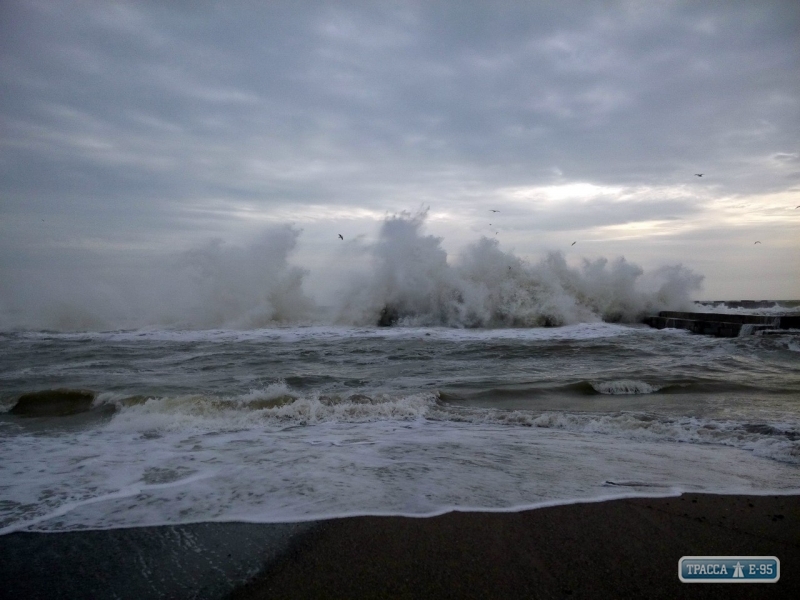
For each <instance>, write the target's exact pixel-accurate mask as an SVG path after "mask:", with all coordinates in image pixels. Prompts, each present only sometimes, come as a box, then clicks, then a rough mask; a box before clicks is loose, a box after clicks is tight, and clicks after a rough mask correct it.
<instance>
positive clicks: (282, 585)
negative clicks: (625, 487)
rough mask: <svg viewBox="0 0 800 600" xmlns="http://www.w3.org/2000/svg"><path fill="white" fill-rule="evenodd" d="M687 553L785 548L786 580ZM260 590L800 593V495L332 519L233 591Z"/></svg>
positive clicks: (274, 594)
mask: <svg viewBox="0 0 800 600" xmlns="http://www.w3.org/2000/svg"><path fill="white" fill-rule="evenodd" d="M687 555H689V556H690V555H717V556H723V555H745V556H777V557H778V559H779V560H780V561H781V578H780V581H779V582H778V583H773V584H765V583H759V584H756V583H748V584H732V583H727V584H700V583H693V584H687V583H681V582H680V580H679V579H678V560H679V559H680V558H681V556H687ZM232 598H234V599H236V600H241V599H253V598H506V599H507V598H792V599H796V598H800V497H798V496H766V497H765V496H757V497H748V496H714V495H697V494H686V495H683V496H681V497H679V498H662V499H635V500H615V501H611V502H600V503H591V504H576V505H571V506H559V507H552V508H542V509H538V510H533V511H526V512H519V513H450V514H447V515H443V516H441V517H435V518H428V519H409V518H398V517H359V518H350V519H338V520H332V521H326V522H323V523H321V524H320V525H319V526H318V527H316V528H315V529H314V530H313V531H312V532H311V533H309V534H308V535H306V536H304V537H302V538H298V539H297V540H296V542H295V544H294V545H293V547H292V549H291V550H290V551H289V552H288V553H286V554H285V555H284V556H283V558H282V559H281V560H279V561H276V562H273V563H272V564H271V565H270V566H268V567H267V568H266V569H265V570H264V571H263V572H262V573H261V574H260V575H259V576H258V577H257V578H256V579H255V580H253V581H252V582H251V583H250V584H248V585H246V586H244V587H242V588H240V589H239V590H237V591H236V592H235V593H234V594H233V595H232Z"/></svg>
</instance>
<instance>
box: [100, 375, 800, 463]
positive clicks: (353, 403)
mask: <svg viewBox="0 0 800 600" xmlns="http://www.w3.org/2000/svg"><path fill="white" fill-rule="evenodd" d="M628 384H635V385H633V386H630V385H628ZM594 385H597V384H593V386H594ZM600 387H603V386H602V384H601V385H600ZM644 387H650V386H648V385H647V384H645V383H643V382H610V384H609V388H610V389H616V390H631V389H636V390H641V389H642V388H644ZM601 393H603V392H601ZM616 393H644V392H641V391H638V392H631V391H623V392H619V391H618V392H616ZM109 405H113V406H114V407H115V408H116V413H115V414H114V416H113V418H111V419H110V420H109V421H108V422H107V423H106V425H105V426H104V427H105V428H106V429H108V430H112V431H139V432H145V431H153V432H167V431H184V430H187V429H189V430H191V429H194V430H198V431H214V432H219V431H239V430H247V429H252V428H254V427H256V428H261V427H268V428H278V429H284V428H287V427H290V428H291V427H305V426H315V425H320V424H324V423H371V422H387V421H398V422H403V421H427V422H437V421H438V422H449V423H472V424H481V425H505V426H513V427H519V426H523V427H534V428H544V429H556V430H565V431H572V432H579V433H591V434H605V435H610V436H613V437H623V438H626V439H630V440H636V441H669V442H683V443H692V444H721V445H725V446H732V447H736V448H741V449H745V450H750V451H752V452H753V453H754V454H755V455H757V456H763V457H765V458H771V459H774V460H779V461H782V462H789V463H795V464H800V431H798V430H797V429H796V428H794V427H792V426H789V425H786V424H781V423H767V422H753V423H742V422H739V421H733V420H723V419H703V418H697V417H674V416H666V415H659V414H655V413H648V412H636V411H630V412H629V411H621V412H616V413H610V414H597V413H587V412H578V413H571V412H558V411H555V412H554V411H545V412H541V411H535V410H507V409H488V408H475V407H466V406H458V405H453V404H450V403H448V402H443V401H442V399H441V398H440V395H439V394H438V393H436V392H421V393H415V394H405V395H396V394H395V395H389V394H371V395H365V394H358V393H356V394H344V395H321V394H316V393H311V394H303V393H300V392H298V391H296V390H293V389H292V388H291V387H290V386H288V385H287V384H286V383H284V382H277V383H274V384H271V385H269V386H267V387H265V388H262V389H255V390H251V391H250V392H248V393H245V394H240V395H235V396H230V397H218V396H206V395H199V394H197V395H182V396H160V397H148V398H145V397H128V398H126V397H123V396H120V395H117V394H109V393H102V394H99V395H98V396H97V398H96V400H95V407H97V408H102V407H104V406H105V407H108V406H109Z"/></svg>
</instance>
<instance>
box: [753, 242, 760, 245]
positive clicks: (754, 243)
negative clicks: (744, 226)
mask: <svg viewBox="0 0 800 600" xmlns="http://www.w3.org/2000/svg"><path fill="white" fill-rule="evenodd" d="M760 243H761V242H753V245H754V246H755V245H756V244H760Z"/></svg>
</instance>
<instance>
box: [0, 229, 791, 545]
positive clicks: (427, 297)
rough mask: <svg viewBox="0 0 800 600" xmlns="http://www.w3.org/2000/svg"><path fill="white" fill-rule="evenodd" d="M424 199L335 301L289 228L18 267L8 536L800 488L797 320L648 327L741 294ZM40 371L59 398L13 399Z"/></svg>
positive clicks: (3, 475) (10, 323)
mask: <svg viewBox="0 0 800 600" xmlns="http://www.w3.org/2000/svg"><path fill="white" fill-rule="evenodd" d="M423 221H424V215H422V216H420V215H417V216H409V215H401V216H398V217H393V218H388V219H387V220H386V222H385V223H384V225H383V228H382V229H381V233H380V236H379V238H378V240H377V241H376V242H375V243H372V244H370V245H362V246H350V247H348V246H346V243H344V244H342V246H341V248H343V249H345V250H342V252H345V253H347V252H349V256H350V257H351V258H353V262H357V261H356V255H357V254H359V253H360V256H361V258H362V259H364V260H363V261H362V262H363V264H364V265H366V267H365V270H363V272H361V273H360V274H359V275H358V277H356V278H351V279H349V280H348V284H347V286H346V289H345V291H344V292H343V293H340V294H339V295H338V296H336V297H337V298H338V300H337V302H336V303H335V304H330V303H329V304H327V305H325V309H324V310H323V309H322V308H320V306H315V305H314V302H313V301H312V300H311V299H310V297H309V295H308V294H306V293H305V291H304V289H305V288H304V287H303V286H304V281H305V275H306V274H305V273H304V272H303V271H302V270H301V269H298V268H297V267H296V266H292V264H291V261H289V260H288V257H289V255H290V253H291V250H292V248H293V247H294V244H295V242H296V238H297V236H298V235H299V233H298V232H297V231H296V230H293V229H292V228H282V229H280V230H277V231H272V232H268V234H267V235H265V237H263V238H262V239H261V240H259V241H256V242H255V243H253V244H251V245H250V246H244V247H235V246H232V247H228V246H226V245H224V244H220V243H216V244H211V245H207V246H204V247H202V248H198V249H195V250H194V251H192V252H190V253H187V254H184V255H181V256H180V257H179V260H174V261H163V264H164V265H166V266H165V267H164V270H162V271H160V272H159V273H160V275H159V276H158V277H155V275H154V273H155V271H147V272H146V273H145V272H144V271H143V272H142V274H141V276H140V277H139V278H138V279H137V278H136V277H132V276H131V271H130V270H128V271H125V272H124V277H121V278H119V279H118V280H114V281H112V280H108V279H107V280H104V281H102V282H101V283H102V285H100V284H98V285H95V286H92V285H91V283H92V280H91V278H90V277H88V276H86V277H84V278H82V279H80V278H77V277H76V275H75V274H74V273H66V274H65V276H64V277H63V278H62V279H60V280H59V281H62V282H63V281H71V282H75V281H79V282H80V285H78V286H74V285H73V286H71V287H70V286H66V287H62V288H58V289H56V288H54V287H53V286H54V285H55V284H54V283H53V282H54V281H56V280H57V278H56V279H54V278H50V279H48V280H47V286H44V287H41V288H40V289H34V288H28V294H27V296H26V295H24V292H25V287H24V286H23V285H22V284H20V285H19V286H16V287H15V288H14V294H16V295H12V294H11V293H8V294H7V295H6V296H5V297H4V298H3V300H4V302H3V303H2V306H0V308H2V310H0V535H3V534H9V533H12V532H66V531H86V530H108V529H117V528H139V527H146V526H154V525H179V524H188V523H227V522H244V523H296V522H307V521H315V520H320V519H328V518H333V517H341V516H353V515H406V516H413V517H425V516H431V515H438V514H442V513H445V512H448V511H476V510H477V511H519V510H523V509H529V508H534V507H541V506H550V505H557V504H567V503H575V502H583V501H596V500H602V499H609V498H620V497H631V496H669V495H675V494H679V493H681V492H713V493H725V494H734V493H745V494H797V493H800V339H799V338H798V335H797V332H794V333H792V332H787V334H786V335H767V334H763V335H761V334H759V335H742V336H740V337H736V338H714V337H710V336H702V335H695V334H692V333H689V332H687V331H684V330H676V329H663V330H657V329H651V328H649V327H647V326H645V325H642V324H641V319H642V317H644V316H646V315H648V314H655V313H657V312H658V311H659V310H667V309H673V310H674V309H684V310H686V309H689V310H709V311H710V310H713V311H715V312H719V311H720V310H726V309H725V307H720V306H719V305H717V306H713V307H712V306H705V307H703V306H700V305H697V304H694V303H693V302H692V300H691V298H692V295H693V294H694V293H696V292H697V289H698V287H699V285H700V282H701V280H702V276H699V275H697V274H695V273H693V272H691V271H690V270H688V269H686V268H685V267H681V266H679V265H677V266H672V267H665V268H661V269H658V270H656V271H654V272H647V271H645V270H644V269H642V268H640V267H638V266H637V265H635V264H632V263H629V262H627V261H626V260H624V259H622V258H620V259H615V260H606V259H603V258H595V259H584V260H583V261H578V262H575V261H571V259H570V257H569V256H566V255H565V254H563V253H559V252H556V253H552V254H550V255H548V256H547V257H545V258H544V259H542V260H541V261H539V262H536V263H533V262H530V261H527V260H524V259H522V258H520V257H518V256H515V255H514V254H513V253H511V252H509V251H505V250H503V249H502V248H501V247H500V245H499V243H498V242H497V241H496V240H489V239H486V238H482V239H481V240H480V241H478V242H476V243H475V244H474V245H472V246H471V247H469V248H467V249H466V251H464V252H463V253H462V254H461V255H460V256H459V257H456V258H453V257H449V256H448V255H447V253H446V252H445V251H444V250H443V246H442V240H441V239H439V238H436V237H433V236H430V235H426V234H425V232H424V231H423ZM158 268H161V267H160V266H159V267H158ZM169 269H172V271H169ZM117 272H119V270H114V269H108V270H107V271H106V273H117ZM148 278H149V279H148ZM123 280H124V281H123ZM145 280H148V281H150V285H144V283H143V282H144V281H145ZM98 281H99V280H98ZM155 282H160V283H159V284H158V285H156V283H155ZM126 283H127V284H130V286H129V287H125V284H126ZM143 290H145V291H152V290H160V292H159V293H161V294H162V295H161V296H157V295H150V296H147V297H145V296H144V295H143ZM48 294H50V296H48ZM48 301H50V304H47V302H48ZM15 302H16V304H15ZM727 310H731V311H736V310H739V311H741V310H742V309H736V308H728V309H727ZM765 310H767V311H769V310H770V309H765ZM772 310H774V311H780V310H783V309H781V308H780V307H775V308H774V309H772ZM115 311H116V312H115ZM27 394H40V399H41V398H43V397H47V398H49V399H48V401H47V402H45V404H48V403H49V405H50V406H51V408H52V410H51V409H47V410H44V412H39V413H37V414H36V415H35V416H32V415H31V414H30V413H25V411H22V412H20V410H19V409H15V407H16V406H17V404H18V402H20V400H21V398H24V397H25V396H26V395H27ZM76 398H79V399H80V398H83V399H84V400H82V401H76V400H75V399H76ZM87 398H88V400H86V399H87ZM53 407H55V408H53Z"/></svg>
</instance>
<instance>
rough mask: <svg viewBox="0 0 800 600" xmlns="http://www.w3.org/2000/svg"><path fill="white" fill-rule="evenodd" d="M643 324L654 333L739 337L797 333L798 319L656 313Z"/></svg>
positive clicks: (717, 314)
mask: <svg viewBox="0 0 800 600" xmlns="http://www.w3.org/2000/svg"><path fill="white" fill-rule="evenodd" d="M644 323H646V324H647V325H650V327H655V328H656V329H665V328H674V329H688V330H689V331H691V332H693V333H700V334H703V335H713V336H716V337H738V336H739V335H748V334H754V333H758V332H760V331H775V330H781V329H800V316H798V315H778V316H765V315H738V314H734V315H731V314H725V313H694V312H676V311H662V312H660V313H658V316H657V317H647V318H646V319H645V320H644Z"/></svg>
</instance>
